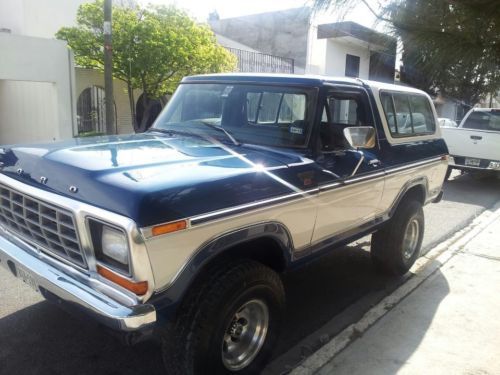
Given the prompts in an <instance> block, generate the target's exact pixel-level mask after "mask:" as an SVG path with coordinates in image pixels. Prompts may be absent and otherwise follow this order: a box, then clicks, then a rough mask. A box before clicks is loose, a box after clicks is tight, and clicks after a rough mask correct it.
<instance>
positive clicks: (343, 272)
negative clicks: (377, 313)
mask: <svg viewBox="0 0 500 375" xmlns="http://www.w3.org/2000/svg"><path fill="white" fill-rule="evenodd" d="M499 187H500V180H495V179H494V180H489V179H486V180H484V179H481V178H479V179H477V178H471V177H470V176H467V175H464V176H458V177H455V178H454V179H453V180H452V181H450V182H447V183H446V185H445V190H446V191H445V196H444V200H443V202H442V203H440V204H443V206H444V205H451V204H452V203H453V202H461V203H463V204H468V203H470V204H471V205H479V206H482V207H484V208H487V207H490V206H491V205H492V204H493V203H492V201H495V200H498V199H500V189H499ZM492 194H493V195H494V197H493V198H492V197H491V195H492ZM487 195H488V199H487V198H486V196H487ZM436 207H438V205H436ZM453 209H455V208H453ZM462 209H463V208H462V207H460V208H457V209H456V210H462ZM453 212H454V211H452V215H453ZM446 215H448V216H449V215H450V214H449V213H448V211H446V212H445V213H444V214H443V217H438V218H437V219H436V222H437V224H434V225H436V226H437V225H441V224H442V223H443V222H447V221H446V220H448V221H449V219H447V217H446ZM457 223H458V221H457ZM457 225H458V224H457ZM442 235H443V233H439V236H442ZM436 238H437V237H436ZM367 245H368V243H361V244H358V245H354V246H349V247H345V248H341V249H337V250H334V251H332V252H331V253H330V254H327V255H325V256H323V257H322V258H320V259H318V260H316V261H314V262H311V263H310V264H309V265H307V266H306V267H304V268H302V269H300V270H296V271H293V272H289V273H287V274H285V275H284V276H283V280H284V283H285V288H286V291H287V302H288V307H287V314H286V317H285V320H284V322H283V325H284V327H283V332H282V336H281V338H280V341H279V343H278V345H277V347H276V351H275V354H274V358H275V360H274V362H273V363H271V365H270V366H269V367H268V368H267V370H266V371H265V372H266V373H268V374H278V373H282V372H283V371H286V370H288V369H290V368H291V367H292V366H293V365H295V364H297V363H298V362H299V361H300V360H301V359H302V358H303V357H304V356H306V355H308V354H311V353H312V352H313V351H315V350H316V349H317V348H319V347H320V346H321V344H322V343H325V342H326V341H328V340H329V339H330V338H331V337H333V336H334V335H335V334H337V333H338V332H340V331H341V330H342V329H343V328H345V327H347V326H348V325H350V324H352V323H353V322H355V321H357V320H359V318H360V317H361V316H363V314H364V313H365V312H366V311H367V310H369V309H370V307H372V306H373V305H375V304H376V303H378V302H379V301H380V300H381V299H382V298H384V297H385V296H386V295H387V294H389V293H390V292H392V291H393V290H395V289H396V288H397V287H398V286H400V285H401V284H402V283H403V282H404V281H405V280H406V279H407V278H408V277H411V275H407V276H406V277H404V278H391V277H387V276H384V275H381V274H379V273H377V272H376V271H375V269H374V268H373V267H372V264H371V261H370V254H369V252H368V251H367ZM13 282H14V280H13ZM4 287H5V286H2V288H4ZM443 293H445V291H444V290H443ZM443 296H444V294H443ZM438 304H439V300H432V301H429V304H428V306H424V308H425V309H426V311H427V312H428V313H429V319H430V320H431V319H432V314H433V311H435V309H436V308H437V305H438ZM430 320H429V321H430ZM424 321H425V320H424ZM427 326H428V325H426V324H423V325H420V326H419V327H413V328H412V327H408V328H407V329H408V330H413V329H415V330H417V332H413V331H412V332H409V333H408V334H409V335H411V337H410V336H409V339H410V340H413V341H414V342H415V345H418V342H419V341H420V339H421V336H422V335H423V334H425V330H426V327H427ZM401 350H403V349H401ZM284 353H286V355H283V354H284ZM408 355H411V349H409V351H408ZM71 373H74V374H79V375H91V374H92V375H115V374H116V375H118V374H123V375H129V374H148V375H156V374H162V373H163V369H162V361H161V355H160V350H159V346H158V345H157V344H156V343H152V342H151V343H143V344H139V345H137V346H135V347H132V348H131V347H126V346H124V345H122V344H120V343H119V342H118V341H117V340H116V339H115V338H114V337H111V336H109V335H108V334H107V333H106V332H104V331H103V330H102V329H100V328H99V327H97V326H96V325H94V324H91V323H89V322H88V321H85V320H79V318H75V317H73V316H70V315H69V314H67V313H66V312H63V311H61V310H60V309H59V308H57V306H54V305H52V304H50V303H48V302H40V303H36V304H34V305H31V306H29V307H27V308H24V309H22V310H18V311H17V312H15V313H13V314H10V315H8V316H5V317H3V318H0V374H1V375H3V374H9V375H10V374H16V375H25V374H26V375H28V374H29V375H63V374H71Z"/></svg>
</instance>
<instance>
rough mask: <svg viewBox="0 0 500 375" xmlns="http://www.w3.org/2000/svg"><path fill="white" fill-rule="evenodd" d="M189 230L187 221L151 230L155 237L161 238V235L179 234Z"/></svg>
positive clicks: (163, 225)
mask: <svg viewBox="0 0 500 375" xmlns="http://www.w3.org/2000/svg"><path fill="white" fill-rule="evenodd" d="M186 228H187V221H186V220H180V221H174V222H173V223H167V224H161V225H156V226H154V227H153V228H152V229H151V234H152V235H153V236H159V235H161V234H166V233H172V232H177V231H178V230H183V229H186Z"/></svg>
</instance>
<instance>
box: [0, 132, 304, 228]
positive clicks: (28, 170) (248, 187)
mask: <svg viewBox="0 0 500 375" xmlns="http://www.w3.org/2000/svg"><path fill="white" fill-rule="evenodd" d="M303 162H304V158H303V157H302V156H300V155H299V154H295V153H291V152H277V151H274V150H271V149H268V148H265V147H257V146H248V145H240V146H226V145H222V144H220V143H216V142H211V141H209V140H205V139H202V138H198V137H195V136H179V135H176V136H167V135H156V134H154V135H153V134H140V135H129V136H108V137H93V138H78V139H72V140H70V141H65V142H59V143H50V144H37V145H26V146H25V145H17V146H12V147H4V148H3V150H2V149H0V171H1V173H3V174H5V175H8V176H9V177H12V178H15V179H17V180H20V181H23V182H25V183H28V184H30V185H33V186H35V187H38V188H41V189H44V190H47V191H51V192H55V193H58V194H62V195H65V196H68V197H70V198H73V199H76V200H79V201H82V202H85V203H88V204H91V205H94V206H97V207H101V208H104V209H107V210H110V211H113V212H116V213H119V214H121V215H124V216H127V217H130V218H132V219H134V220H135V221H136V222H137V224H138V225H139V226H148V225H153V224H158V223H160V222H167V221H171V220H176V219H180V218H185V217H191V216H194V215H198V214H201V213H206V212H211V211H215V210H218V209H223V208H227V207H233V206H237V205H240V204H245V203H249V202H254V201H257V200H261V199H266V198H270V197H273V196H277V195H282V194H286V193H289V192H290V191H291V190H290V188H289V187H287V186H286V184H283V183H282V182H279V181H278V180H279V179H276V178H272V177H271V176H270V175H269V173H262V171H263V170H265V169H271V170H272V171H273V174H277V175H280V176H281V177H280V179H281V178H286V179H287V180H288V178H287V173H288V172H287V171H288V170H289V168H288V165H291V164H301V163H303ZM256 165H257V167H256ZM42 177H44V178H45V179H43V178H42ZM42 180H45V183H42ZM292 180H293V179H292ZM290 182H291V183H292V184H293V183H296V181H295V182H294V181H290ZM70 187H75V188H76V192H70ZM72 190H73V191H75V189H72Z"/></svg>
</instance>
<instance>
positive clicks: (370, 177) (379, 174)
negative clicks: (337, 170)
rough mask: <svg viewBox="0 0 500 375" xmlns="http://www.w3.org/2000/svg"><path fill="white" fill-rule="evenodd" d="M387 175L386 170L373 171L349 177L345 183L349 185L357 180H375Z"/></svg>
mask: <svg viewBox="0 0 500 375" xmlns="http://www.w3.org/2000/svg"><path fill="white" fill-rule="evenodd" d="M385 175H386V173H385V172H384V171H381V172H376V173H371V174H369V175H366V176H360V177H355V178H349V179H347V180H345V184H346V185H348V184H352V183H355V182H362V181H365V180H375V179H377V178H379V177H385Z"/></svg>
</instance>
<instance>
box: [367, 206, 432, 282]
mask: <svg viewBox="0 0 500 375" xmlns="http://www.w3.org/2000/svg"><path fill="white" fill-rule="evenodd" d="M423 236H424V213H423V209H422V204H421V203H420V202H418V201H416V200H404V201H403V202H401V204H400V205H399V207H398V208H397V210H396V213H395V214H394V216H393V217H392V219H391V220H390V221H389V222H387V223H386V224H385V226H384V227H383V228H382V229H380V230H379V231H378V232H376V233H374V234H373V236H372V244H371V256H372V260H373V262H374V264H375V265H376V266H377V267H378V268H380V269H382V270H383V271H385V272H387V273H390V274H394V275H403V274H405V273H406V272H408V270H409V269H410V268H411V266H412V265H413V263H415V260H417V258H418V257H419V255H420V248H421V246H422V239H423Z"/></svg>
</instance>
